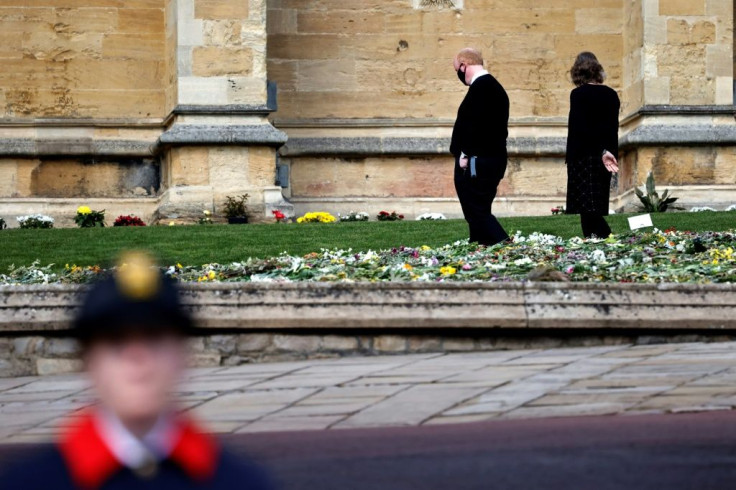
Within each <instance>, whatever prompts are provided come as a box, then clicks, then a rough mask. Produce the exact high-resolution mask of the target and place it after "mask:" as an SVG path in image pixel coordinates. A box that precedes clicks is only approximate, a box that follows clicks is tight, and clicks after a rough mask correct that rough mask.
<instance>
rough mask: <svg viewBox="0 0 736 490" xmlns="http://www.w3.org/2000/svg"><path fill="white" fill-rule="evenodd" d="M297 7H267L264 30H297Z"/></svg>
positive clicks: (283, 32)
mask: <svg viewBox="0 0 736 490" xmlns="http://www.w3.org/2000/svg"><path fill="white" fill-rule="evenodd" d="M296 19H297V9H269V10H268V15H267V17H266V30H267V31H268V33H269V34H291V33H294V32H296V30H297V21H296Z"/></svg>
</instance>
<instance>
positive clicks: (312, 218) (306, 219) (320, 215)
mask: <svg viewBox="0 0 736 490" xmlns="http://www.w3.org/2000/svg"><path fill="white" fill-rule="evenodd" d="M335 221H337V218H335V217H334V216H332V215H331V214H330V213H325V212H316V213H307V214H305V215H304V216H302V217H301V218H297V220H296V222H297V223H334V222H335Z"/></svg>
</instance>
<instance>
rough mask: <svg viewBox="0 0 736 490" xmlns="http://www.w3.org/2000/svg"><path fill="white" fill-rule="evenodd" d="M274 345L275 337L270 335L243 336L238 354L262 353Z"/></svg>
mask: <svg viewBox="0 0 736 490" xmlns="http://www.w3.org/2000/svg"><path fill="white" fill-rule="evenodd" d="M272 344H273V335H272V334H268V333H252V334H244V335H241V336H240V338H239V339H238V346H237V350H238V352H262V351H265V350H267V349H269V348H270V347H271V345H272Z"/></svg>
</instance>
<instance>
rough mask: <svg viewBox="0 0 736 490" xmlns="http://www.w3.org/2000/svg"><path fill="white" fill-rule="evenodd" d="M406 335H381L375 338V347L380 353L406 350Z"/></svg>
mask: <svg viewBox="0 0 736 490" xmlns="http://www.w3.org/2000/svg"><path fill="white" fill-rule="evenodd" d="M406 347H407V341H406V337H403V336H401V335H380V336H378V337H376V338H375V339H374V340H373V349H374V350H375V351H376V352H379V353H397V352H406Z"/></svg>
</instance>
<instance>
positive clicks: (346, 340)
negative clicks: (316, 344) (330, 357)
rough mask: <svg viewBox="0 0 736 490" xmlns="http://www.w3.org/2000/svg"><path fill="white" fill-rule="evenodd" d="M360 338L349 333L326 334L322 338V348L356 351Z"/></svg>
mask: <svg viewBox="0 0 736 490" xmlns="http://www.w3.org/2000/svg"><path fill="white" fill-rule="evenodd" d="M358 347H359V343H358V338H357V337H353V336H347V335H325V336H324V338H323V339H322V348H323V349H324V350H327V351H356V350H358Z"/></svg>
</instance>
